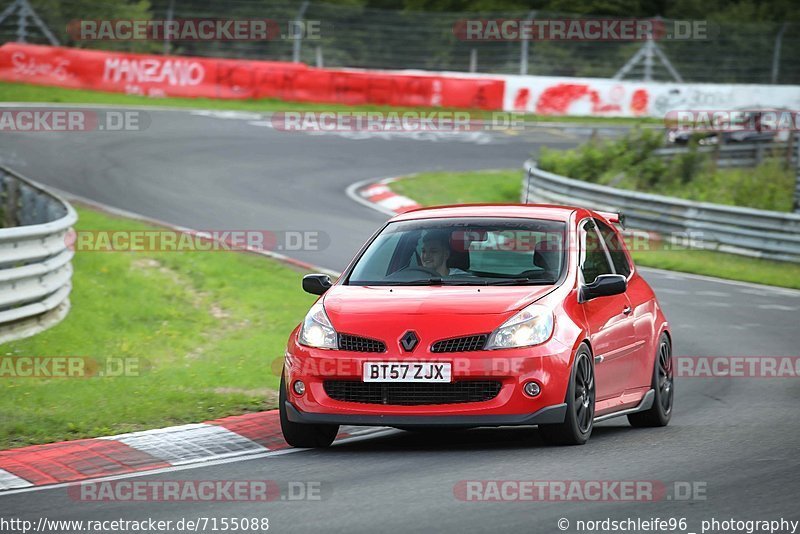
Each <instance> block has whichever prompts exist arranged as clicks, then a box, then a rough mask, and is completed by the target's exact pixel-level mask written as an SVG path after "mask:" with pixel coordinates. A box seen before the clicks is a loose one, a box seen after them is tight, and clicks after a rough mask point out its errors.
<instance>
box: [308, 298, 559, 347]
mask: <svg viewBox="0 0 800 534" xmlns="http://www.w3.org/2000/svg"><path fill="white" fill-rule="evenodd" d="M553 287H554V286H513V287H505V286H503V287H487V286H481V287H477V286H420V287H408V286H406V287H398V286H391V287H387V286H366V287H362V286H334V287H332V288H331V289H329V290H328V292H327V293H326V294H325V297H324V301H323V302H324V305H325V311H326V313H327V314H328V318H329V319H330V321H331V323H332V324H333V327H334V328H335V329H336V330H337V331H338V332H339V333H348V334H355V335H361V336H365V337H371V338H375V339H383V340H391V339H396V338H399V337H400V336H402V335H403V333H404V332H406V331H407V330H414V331H415V332H417V333H418V334H419V335H420V337H421V338H422V340H423V341H425V342H429V341H434V340H436V339H444V338H447V337H457V336H462V335H472V334H482V333H489V332H491V331H493V330H494V329H495V328H497V327H498V326H500V324H502V323H503V322H504V321H505V320H506V319H507V318H509V317H511V316H512V315H513V314H514V313H515V312H516V311H517V310H519V309H520V308H523V307H525V306H527V305H528V304H530V303H532V302H534V301H536V300H538V299H540V298H542V297H543V296H544V295H546V294H547V293H549V292H550V291H552V289H553Z"/></svg>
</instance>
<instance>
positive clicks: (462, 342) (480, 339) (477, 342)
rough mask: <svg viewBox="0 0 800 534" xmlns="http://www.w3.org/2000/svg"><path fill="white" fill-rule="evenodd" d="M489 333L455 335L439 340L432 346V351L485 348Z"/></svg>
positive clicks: (461, 350)
mask: <svg viewBox="0 0 800 534" xmlns="http://www.w3.org/2000/svg"><path fill="white" fill-rule="evenodd" d="M488 337H489V336H488V335H487V334H479V335H477V336H465V337H454V338H452V339H443V340H441V341H437V342H436V343H434V344H433V346H432V347H431V352H467V351H472V350H483V346H484V345H485V344H486V338H488Z"/></svg>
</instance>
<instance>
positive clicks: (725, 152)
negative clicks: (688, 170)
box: [653, 143, 797, 167]
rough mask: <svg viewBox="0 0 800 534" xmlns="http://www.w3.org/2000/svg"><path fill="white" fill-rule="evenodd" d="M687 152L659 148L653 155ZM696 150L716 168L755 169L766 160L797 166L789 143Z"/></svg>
mask: <svg viewBox="0 0 800 534" xmlns="http://www.w3.org/2000/svg"><path fill="white" fill-rule="evenodd" d="M689 150H690V149H689V147H686V146H676V147H669V148H659V149H657V150H654V151H653V155H654V156H660V157H663V158H668V159H669V158H673V157H675V156H677V155H679V154H688V153H689ZM696 150H697V153H698V154H708V155H709V156H711V157H712V158H714V159H715V160H716V162H717V166H718V167H755V166H756V165H758V164H760V163H761V162H763V161H766V160H783V161H788V162H789V164H790V166H792V167H796V166H797V150H794V147H793V146H792V145H790V144H789V143H732V144H727V145H708V146H698V147H697V148H696Z"/></svg>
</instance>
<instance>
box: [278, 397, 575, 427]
mask: <svg viewBox="0 0 800 534" xmlns="http://www.w3.org/2000/svg"><path fill="white" fill-rule="evenodd" d="M286 415H287V417H288V418H289V421H291V422H293V423H305V424H336V425H358V426H398V427H419V428H424V427H442V426H451V427H477V426H519V425H544V424H551V423H563V422H564V418H565V417H566V415H567V405H566V404H565V403H562V404H557V405H555V406H547V407H545V408H542V409H540V410H538V411H537V412H535V413H532V414H520V415H515V414H509V415H383V414H379V415H370V414H340V413H333V414H330V413H304V412H300V411H299V410H298V409H297V408H295V407H294V406H292V403H291V402H288V401H287V402H286Z"/></svg>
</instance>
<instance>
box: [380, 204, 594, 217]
mask: <svg viewBox="0 0 800 534" xmlns="http://www.w3.org/2000/svg"><path fill="white" fill-rule="evenodd" d="M576 211H584V212H587V213H588V210H585V209H583V208H577V207H572V206H556V205H552V204H453V205H448V206H433V207H430V208H420V209H414V210H410V211H407V212H405V213H401V214H400V215H397V216H395V217H393V218H392V221H409V220H415V219H435V218H440V217H442V218H443V217H520V218H526V219H545V220H552V221H569V218H570V216H571V215H572V213H574V212H576Z"/></svg>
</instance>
